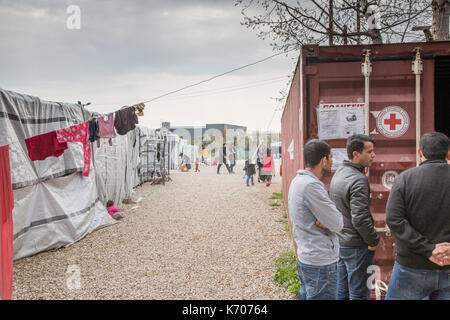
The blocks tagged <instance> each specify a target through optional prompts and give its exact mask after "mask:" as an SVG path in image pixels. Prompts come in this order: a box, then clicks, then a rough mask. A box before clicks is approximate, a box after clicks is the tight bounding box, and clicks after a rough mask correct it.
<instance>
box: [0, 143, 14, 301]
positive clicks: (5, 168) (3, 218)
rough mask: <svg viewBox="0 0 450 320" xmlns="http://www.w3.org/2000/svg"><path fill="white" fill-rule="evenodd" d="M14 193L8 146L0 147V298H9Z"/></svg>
mask: <svg viewBox="0 0 450 320" xmlns="http://www.w3.org/2000/svg"><path fill="white" fill-rule="evenodd" d="M13 207H14V195H13V190H12V185H11V166H10V163H9V146H2V147H0V300H11V295H12V278H13V219H12V209H13Z"/></svg>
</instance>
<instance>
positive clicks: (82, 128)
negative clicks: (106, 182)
mask: <svg viewBox="0 0 450 320" xmlns="http://www.w3.org/2000/svg"><path fill="white" fill-rule="evenodd" d="M56 138H57V139H58V142H61V143H62V142H81V143H82V144H83V149H84V167H83V176H85V177H88V176H89V170H90V167H91V144H90V141H89V122H88V121H86V122H84V123H82V124H77V125H74V126H71V127H69V128H63V129H58V130H56Z"/></svg>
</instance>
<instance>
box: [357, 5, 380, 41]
mask: <svg viewBox="0 0 450 320" xmlns="http://www.w3.org/2000/svg"><path fill="white" fill-rule="evenodd" d="M360 4H361V10H362V12H363V13H364V17H365V18H366V21H367V29H368V32H369V36H370V38H371V39H372V43H373V44H382V43H383V38H382V36H381V32H380V29H379V21H377V15H376V14H375V11H374V10H370V8H369V4H368V1H367V0H361V1H360Z"/></svg>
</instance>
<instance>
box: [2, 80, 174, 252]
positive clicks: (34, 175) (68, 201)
mask: <svg viewBox="0 0 450 320" xmlns="http://www.w3.org/2000/svg"><path fill="white" fill-rule="evenodd" d="M92 115H94V116H95V115H96V114H95V113H92V112H89V111H88V110H85V109H84V108H82V106H80V105H78V104H71V103H60V102H50V101H44V100H41V99H39V98H38V97H33V96H29V95H24V94H19V93H15V92H12V91H7V90H4V89H1V88H0V145H9V150H10V159H11V160H10V161H11V179H12V187H13V190H14V209H13V224H14V230H13V246H14V260H17V259H20V258H23V257H26V256H30V255H33V254H36V253H38V252H41V251H46V250H50V249H54V248H59V247H62V246H66V245H68V244H71V243H74V242H76V241H78V240H80V239H82V238H83V237H84V236H86V235H87V234H89V233H91V232H93V231H94V230H96V229H98V228H101V227H104V226H107V225H110V224H111V223H114V222H115V221H114V220H113V219H112V218H111V217H110V216H109V214H108V213H107V211H106V208H105V206H104V204H105V203H106V201H107V200H114V201H115V203H116V204H117V205H118V204H120V203H121V202H122V200H123V199H125V198H129V197H131V194H132V192H133V189H134V188H135V187H136V186H138V185H140V184H142V183H143V182H145V181H144V180H143V170H142V163H143V161H142V152H141V151H142V146H143V145H144V144H146V143H148V140H151V139H153V137H154V136H155V130H152V129H149V128H146V127H143V126H138V127H136V129H134V130H132V131H130V132H128V133H127V134H126V135H123V136H120V135H117V137H116V138H114V139H113V144H112V146H110V145H109V143H108V140H107V139H101V143H100V147H99V148H98V147H97V144H96V143H92V144H91V148H92V158H91V170H90V173H89V176H88V177H84V176H82V170H83V164H84V163H83V148H82V145H81V143H68V149H67V150H65V152H64V154H62V155H61V156H60V157H53V156H52V157H48V158H46V159H45V160H42V161H31V160H30V158H29V155H28V151H27V148H26V145H25V141H24V140H25V139H26V138H29V137H32V136H35V135H38V134H42V133H46V132H50V131H54V130H57V129H60V128H66V127H69V126H72V125H75V124H80V123H82V122H85V121H87V120H88V119H89V117H90V116H92ZM161 161H165V159H162V160H161Z"/></svg>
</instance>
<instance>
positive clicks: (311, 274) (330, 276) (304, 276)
mask: <svg viewBox="0 0 450 320" xmlns="http://www.w3.org/2000/svg"><path fill="white" fill-rule="evenodd" d="M297 270H298V276H299V278H300V290H299V291H298V300H336V297H337V263H332V264H329V265H326V266H312V265H308V264H304V263H301V262H300V261H299V260H297Z"/></svg>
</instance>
